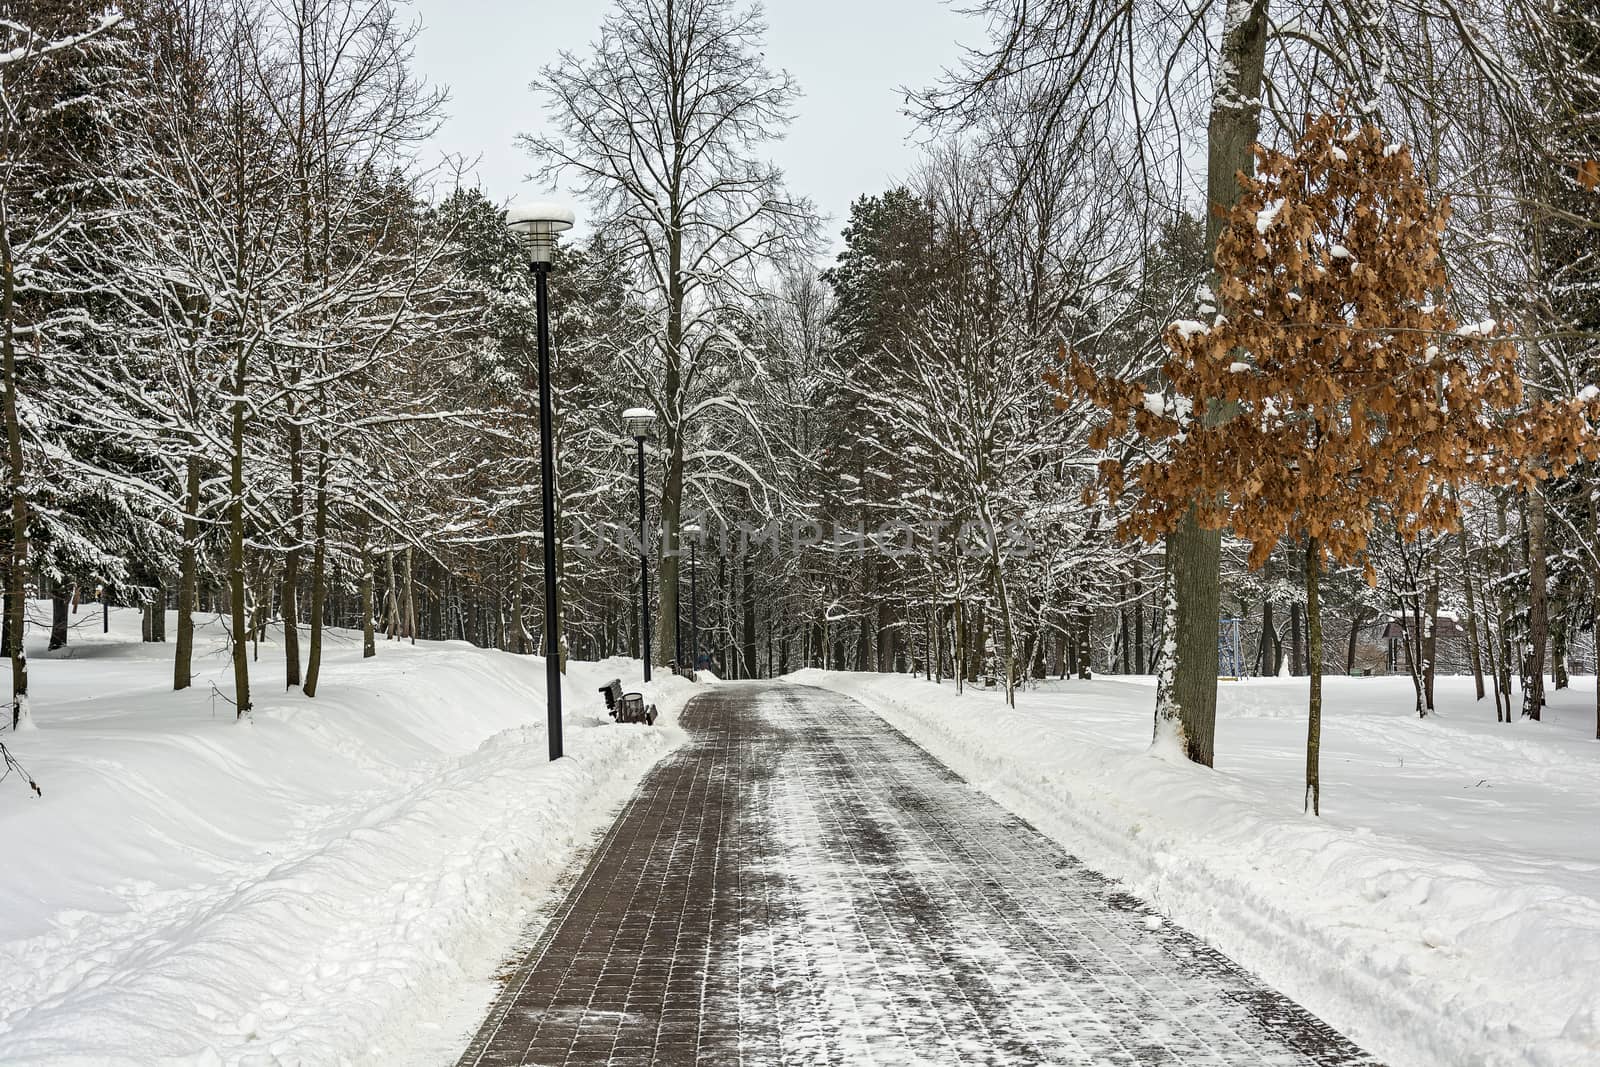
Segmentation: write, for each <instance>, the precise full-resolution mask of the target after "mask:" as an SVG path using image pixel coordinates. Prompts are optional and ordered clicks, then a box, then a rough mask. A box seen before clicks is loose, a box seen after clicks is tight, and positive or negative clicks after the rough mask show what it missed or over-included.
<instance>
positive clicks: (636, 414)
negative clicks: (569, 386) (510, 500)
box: [622, 408, 656, 682]
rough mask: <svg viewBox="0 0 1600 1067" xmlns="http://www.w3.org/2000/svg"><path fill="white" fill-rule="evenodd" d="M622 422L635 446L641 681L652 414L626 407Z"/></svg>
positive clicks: (646, 638) (646, 627)
mask: <svg viewBox="0 0 1600 1067" xmlns="http://www.w3.org/2000/svg"><path fill="white" fill-rule="evenodd" d="M622 425H623V427H624V428H625V429H626V430H627V431H628V436H629V437H631V438H633V440H634V443H635V444H636V445H638V446H639V633H640V635H641V636H642V637H643V640H642V641H641V642H640V649H641V651H643V653H644V680H645V681H647V682H648V681H649V680H650V558H649V556H650V553H649V544H650V540H649V538H648V536H646V534H645V525H644V523H645V507H644V443H645V442H646V441H648V440H650V438H651V437H652V436H653V433H654V430H655V428H656V413H655V412H653V411H651V410H650V409H649V408H629V409H628V410H627V411H624V412H623V413H622Z"/></svg>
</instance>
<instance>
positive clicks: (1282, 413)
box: [1067, 114, 1600, 577]
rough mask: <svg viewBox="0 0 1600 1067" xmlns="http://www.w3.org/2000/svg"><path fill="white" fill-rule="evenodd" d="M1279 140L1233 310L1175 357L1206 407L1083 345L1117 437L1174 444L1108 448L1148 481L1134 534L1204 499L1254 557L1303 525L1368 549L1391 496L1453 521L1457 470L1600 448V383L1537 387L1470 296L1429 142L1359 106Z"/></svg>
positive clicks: (1130, 529) (1226, 297)
mask: <svg viewBox="0 0 1600 1067" xmlns="http://www.w3.org/2000/svg"><path fill="white" fill-rule="evenodd" d="M1257 155H1258V157H1259V161H1260V174H1259V176H1258V177H1254V178H1252V177H1249V176H1242V177H1241V182H1242V185H1243V189H1244V196H1243V198H1242V200H1241V201H1240V203H1239V204H1238V206H1237V207H1236V208H1235V209H1233V211H1232V212H1231V213H1230V215H1229V217H1228V221H1227V226H1226V229H1225V231H1224V232H1223V234H1222V236H1221V238H1220V239H1219V241H1218V246H1217V255H1216V263H1217V270H1218V274H1219V278H1220V281H1219V286H1218V293H1217V295H1218V297H1219V299H1220V305H1221V308H1222V309H1223V313H1219V314H1217V315H1216V316H1215V319H1214V321H1213V322H1211V323H1210V324H1207V325H1205V326H1204V328H1196V327H1197V325H1199V324H1196V323H1193V322H1176V323H1174V324H1172V326H1170V327H1169V328H1168V330H1167V333H1166V343H1167V347H1168V349H1169V352H1170V357H1169V358H1168V360H1167V362H1166V365H1165V367H1164V373H1165V377H1166V379H1167V382H1168V383H1169V386H1170V389H1171V391H1172V392H1174V393H1175V394H1176V395H1177V396H1178V397H1180V398H1184V399H1187V400H1188V401H1189V402H1191V403H1192V404H1193V409H1194V411H1195V412H1197V413H1199V417H1198V418H1196V419H1194V420H1191V419H1188V418H1186V417H1184V414H1183V413H1182V411H1181V409H1180V408H1179V407H1178V406H1177V405H1175V404H1172V403H1170V402H1168V403H1165V404H1160V405H1157V404H1152V403H1150V402H1149V400H1148V396H1149V386H1148V384H1147V383H1144V382H1136V381H1121V380H1119V379H1116V378H1113V377H1105V376H1101V375H1100V374H1098V373H1097V372H1096V371H1095V369H1094V368H1092V367H1090V366H1089V365H1088V364H1087V363H1086V362H1085V361H1084V360H1083V359H1081V358H1080V357H1078V356H1077V355H1076V354H1075V353H1074V354H1070V355H1069V356H1068V357H1067V372H1068V373H1067V378H1069V379H1070V381H1071V382H1072V383H1073V384H1075V385H1076V386H1077V387H1078V388H1080V389H1081V390H1083V391H1084V393H1086V394H1087V395H1088V396H1089V397H1090V399H1091V400H1092V401H1093V402H1094V403H1095V404H1096V405H1097V406H1099V407H1100V408H1102V409H1103V410H1105V411H1106V412H1107V413H1109V416H1110V417H1109V418H1108V419H1107V420H1106V421H1105V422H1104V423H1103V424H1102V425H1101V426H1099V427H1098V429H1097V431H1096V439H1095V441H1096V444H1097V446H1098V447H1104V446H1105V445H1107V444H1108V443H1109V442H1110V441H1112V440H1113V439H1115V438H1118V437H1121V436H1123V435H1124V434H1126V433H1127V432H1128V431H1130V430H1132V431H1133V432H1134V433H1136V434H1137V435H1138V436H1139V437H1142V438H1144V439H1145V440H1146V441H1148V442H1153V443H1159V444H1160V446H1161V447H1160V449H1159V453H1158V454H1152V455H1148V456H1146V457H1145V458H1133V459H1128V460H1123V459H1118V458H1114V457H1113V458H1108V459H1106V460H1105V461H1104V462H1103V463H1102V466H1101V479H1100V482H1101V485H1102V487H1103V488H1104V489H1106V490H1107V491H1108V492H1109V493H1110V494H1111V495H1112V496H1113V497H1115V496H1118V495H1120V494H1121V493H1123V492H1124V491H1126V489H1127V487H1128V485H1129V484H1130V483H1131V484H1135V485H1137V487H1138V490H1139V493H1138V499H1137V500H1136V501H1135V503H1134V504H1133V507H1132V508H1131V510H1130V511H1129V513H1128V514H1127V517H1126V518H1125V520H1124V521H1123V524H1122V532H1123V533H1124V534H1127V535H1135V536H1141V537H1143V538H1145V539H1146V540H1154V539H1156V538H1157V537H1159V536H1161V535H1163V534H1165V533H1168V532H1170V531H1171V530H1172V529H1174V528H1175V527H1176V526H1177V525H1178V523H1179V522H1180V521H1181V519H1182V518H1183V516H1184V514H1185V512H1187V511H1188V509H1189V508H1191V507H1193V508H1194V509H1195V511H1196V514H1197V518H1198V519H1199V521H1200V523H1201V524H1202V525H1204V526H1206V527H1209V528H1217V527H1229V528H1231V529H1232V530H1233V531H1234V532H1235V533H1236V534H1238V535H1239V536H1240V537H1242V538H1245V539H1246V540H1248V541H1249V542H1250V543H1251V545H1252V546H1253V550H1252V554H1251V562H1252V564H1253V565H1257V566H1259V565H1260V564H1261V563H1263V562H1265V560H1266V558H1267V557H1268V555H1269V554H1270V553H1271V552H1272V550H1273V548H1274V547H1275V546H1276V545H1277V544H1278V542H1279V541H1280V540H1281V539H1282V538H1285V537H1291V538H1300V537H1305V538H1311V539H1314V540H1315V541H1316V542H1317V543H1318V544H1320V545H1321V547H1322V550H1323V551H1325V552H1326V554H1327V556H1328V557H1330V558H1331V559H1333V560H1334V561H1336V562H1341V563H1352V562H1355V561H1356V560H1357V558H1358V557H1359V556H1360V555H1361V554H1362V553H1363V551H1364V549H1365V547H1366V543H1367V538H1368V536H1369V535H1370V534H1371V532H1372V530H1373V528H1374V524H1375V522H1376V521H1377V520H1378V519H1379V518H1387V519H1389V520H1390V521H1392V522H1393V523H1394V524H1395V526H1396V527H1397V528H1398V530H1399V531H1400V532H1401V534H1402V535H1404V536H1406V537H1415V536H1417V535H1419V534H1421V533H1424V532H1429V531H1443V530H1448V529H1452V528H1454V526H1455V525H1456V522H1457V519H1458V513H1457V503H1456V496H1455V495H1454V494H1452V493H1451V492H1450V489H1451V488H1452V487H1455V486H1457V485H1459V484H1461V483H1465V482H1480V483H1488V484H1501V485H1505V484H1517V485H1528V484H1530V483H1532V482H1533V481H1535V480H1536V479H1541V478H1544V477H1547V476H1548V475H1549V474H1552V473H1554V474H1557V475H1559V474H1560V473H1562V472H1563V471H1564V470H1565V469H1566V467H1567V466H1568V465H1569V464H1571V463H1573V462H1575V461H1576V460H1577V459H1578V458H1580V457H1583V458H1591V459H1592V458H1594V456H1595V455H1596V454H1597V452H1600V445H1597V439H1596V436H1595V434H1594V430H1593V419H1594V416H1595V415H1596V413H1597V410H1600V409H1597V406H1596V402H1595V399H1594V398H1593V397H1574V398H1571V399H1566V400H1547V401H1539V402H1537V403H1531V404H1530V403H1526V402H1525V400H1524V396H1523V390H1522V383H1521V380H1520V377H1519V375H1518V371H1517V356H1518V349H1517V343H1516V341H1515V338H1514V337H1513V335H1512V334H1511V333H1510V332H1509V331H1508V329H1507V328H1506V327H1505V326H1504V325H1503V324H1497V323H1493V322H1489V321H1485V322H1482V323H1476V324H1473V325H1471V326H1470V327H1462V326H1461V325H1460V324H1458V323H1457V322H1456V321H1455V319H1454V318H1453V317H1452V316H1451V314H1450V312H1449V311H1448V309H1447V308H1446V306H1445V300H1444V293H1445V289H1446V280H1445V272H1444V267H1443V265H1442V263H1441V261H1440V256H1439V235H1440V233H1441V231H1442V230H1443V228H1444V226H1445V222H1446V220H1447V218H1448V216H1449V206H1448V204H1447V203H1442V204H1438V205H1434V204H1430V203H1429V202H1428V198H1427V195H1426V189H1425V186H1424V184H1423V182H1422V181H1421V180H1420V179H1419V178H1418V176H1417V174H1416V173H1415V170H1414V167H1413V162H1412V158H1411V153H1410V151H1409V150H1408V149H1407V148H1405V147H1403V146H1400V147H1397V146H1395V145H1392V144H1390V143H1388V141H1387V140H1386V138H1385V137H1384V135H1383V133H1382V131H1380V130H1379V129H1378V128H1376V127H1374V126H1370V125H1369V126H1357V125H1355V124H1354V123H1353V122H1352V120H1350V119H1349V118H1347V117H1346V116H1344V115H1342V114H1341V115H1323V116H1321V117H1318V118H1316V119H1313V120H1312V121H1311V122H1310V123H1309V124H1308V126H1307V129H1306V132H1305V134H1304V136H1303V137H1302V138H1301V139H1300V140H1299V142H1298V143H1297V144H1296V145H1295V148H1294V151H1293V152H1292V153H1280V152H1275V151H1272V150H1269V149H1265V148H1258V149H1257ZM1369 577H1370V567H1369Z"/></svg>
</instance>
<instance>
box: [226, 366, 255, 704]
mask: <svg viewBox="0 0 1600 1067" xmlns="http://www.w3.org/2000/svg"><path fill="white" fill-rule="evenodd" d="M245 358H246V349H245V347H244V345H242V344H241V345H240V346H239V354H238V362H237V364H236V366H235V369H234V382H233V420H232V428H231V436H230V438H229V448H230V454H229V456H228V600H229V607H230V609H231V612H232V620H231V621H232V624H233V633H232V634H231V635H230V636H231V638H232V644H233V692H234V697H233V699H234V717H235V719H236V720H238V719H244V718H246V717H247V716H249V714H250V658H249V656H248V655H247V654H246V653H245V647H244V643H245V638H246V636H247V634H246V633H245V615H244V607H245V605H244V417H245V394H244V391H245Z"/></svg>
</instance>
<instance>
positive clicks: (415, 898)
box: [0, 609, 693, 1067]
mask: <svg viewBox="0 0 1600 1067" xmlns="http://www.w3.org/2000/svg"><path fill="white" fill-rule="evenodd" d="M78 618H79V619H80V620H82V622H83V625H81V626H79V627H78V628H77V630H76V631H75V632H74V634H73V638H72V643H71V644H70V645H69V647H68V649H67V650H65V651H66V655H65V656H62V655H61V654H45V653H43V651H42V649H41V650H40V652H39V653H37V654H36V655H35V656H34V658H33V659H32V662H31V666H32V681H33V686H32V688H33V691H34V714H35V717H36V719H37V721H38V726H39V729H38V731H37V732H36V733H32V734H28V735H25V736H22V737H18V738H16V739H14V741H13V740H12V739H10V738H8V743H10V744H11V747H13V748H14V749H15V751H16V755H17V756H18V758H19V759H21V760H22V761H23V763H24V764H26V766H27V767H28V769H29V770H30V771H31V772H32V773H33V774H34V776H35V777H36V778H37V779H38V780H39V783H40V785H41V786H42V787H43V789H44V796H43V798H42V799H34V798H32V797H31V796H30V795H28V794H27V793H26V791H25V790H24V789H23V788H22V787H20V786H18V785H17V784H16V783H15V782H14V781H7V782H5V783H3V784H0V842H3V843H4V855H5V861H4V865H3V867H0V1062H7V1063H27V1064H31V1065H40V1067H42V1065H49V1064H67V1063H74V1064H77V1063H96V1064H100V1063H140V1064H149V1063H166V1064H196V1065H202V1064H221V1063H229V1064H233V1063H241V1064H250V1063H262V1064H300V1063H304V1064H312V1063H316V1064H334V1063H344V1062H350V1063H384V1064H394V1063H400V1062H425V1061H426V1060H428V1059H429V1058H430V1056H432V1058H434V1061H435V1062H438V1061H441V1060H443V1061H448V1060H450V1059H453V1055H454V1054H455V1053H456V1052H458V1051H459V1048H460V1047H461V1046H462V1045H463V1044H464V1042H465V1040H466V1034H467V1033H469V1032H470V1030H471V1028H472V1027H473V1026H474V1025H475V1023H476V1022H477V1019H478V1016H479V1014H480V1009H482V1008H484V1007H485V1006H486V1005H487V1003H488V1001H489V998H490V996H491V994H492V991H493V989H492V978H493V973H494V970H495V968H496V966H497V964H498V963H499V962H500V961H501V960H502V958H503V957H504V955H505V953H506V951H507V950H508V949H509V948H510V947H511V946H512V944H513V943H514V942H515V941H516V940H517V939H518V938H519V937H520V936H522V934H523V933H524V926H525V924H526V923H527V922H528V921H529V919H530V918H531V917H532V916H533V915H534V913H535V909H536V908H538V907H540V906H541V905H544V904H546V903H547V902H548V901H549V899H550V890H551V888H552V886H553V883H554V881H555V879H556V877H557V875H558V874H559V872H560V871H561V870H562V868H563V867H564V866H566V864H567V863H568V861H569V860H570V859H571V858H573V856H574V854H575V852H576V851H577V850H578V849H579V848H580V847H581V846H582V845H584V844H585V843H586V842H587V841H589V840H590V839H592V836H593V835H594V833H595V832H596V831H597V830H599V829H602V828H603V827H604V826H605V825H607V824H609V822H610V819H611V814H612V812H613V811H614V810H615V809H616V807H617V806H618V805H620V804H621V803H622V802H623V801H624V800H625V799H626V797H627V796H628V794H629V793H630V792H631V791H632V789H633V787H634V785H635V784H636V782H637V781H638V779H639V778H640V776H641V775H642V774H643V773H644V772H645V771H646V770H647V769H648V768H649V767H650V765H651V764H653V763H654V762H655V761H656V760H657V759H659V758H660V757H661V756H662V755H663V754H664V753H666V752H667V751H669V750H670V749H671V748H672V747H673V746H674V745H675V744H677V743H678V742H679V741H680V740H681V738H682V733H681V731H679V730H678V728H677V726H676V714H675V713H676V710H677V709H678V708H679V707H681V705H682V704H683V703H684V701H685V700H686V699H687V696H688V694H689V693H691V692H692V689H693V687H692V686H690V685H689V684H688V683H687V682H683V681H681V680H679V679H676V678H667V679H664V680H662V681H661V682H658V683H657V684H656V685H655V686H654V687H652V688H653V693H652V697H653V699H654V700H656V701H657V702H658V703H659V704H660V705H661V707H662V710H663V712H664V716H663V719H662V720H661V722H660V723H658V725H657V726H655V727H654V728H651V727H645V726H639V725H633V726H619V725H616V724H614V723H612V722H611V720H610V719H609V718H607V717H605V716H604V715H603V712H602V708H603V705H602V703H601V700H600V697H599V695H598V694H597V693H596V691H595V690H596V687H597V686H598V685H600V684H601V683H602V682H604V681H606V680H608V679H610V678H612V677H617V676H621V677H623V678H624V679H625V680H631V679H636V678H637V677H638V664H637V662H629V661H623V660H617V661H610V662H607V663H602V664H584V663H574V664H572V665H571V669H570V674H569V677H568V681H567V685H566V687H565V689H564V703H565V707H566V710H567V715H566V725H565V730H564V733H565V742H566V751H567V753H568V756H569V758H567V759H563V760H561V761H559V762H557V763H554V764H552V763H550V762H549V761H548V753H547V741H546V736H545V728H544V719H545V707H544V696H543V694H544V670H543V667H544V664H543V660H541V659H537V658H533V657H517V656H512V655H508V654H505V653H500V652H492V651H485V650H481V649H476V648H473V647H471V646H469V645H466V644H463V643H454V642H452V643H441V644H435V643H419V644H418V645H416V646H415V647H412V646H410V645H403V644H399V643H390V642H382V643H380V645H379V649H378V656H377V657H376V658H374V659H370V660H362V659H361V657H360V644H359V638H358V635H353V634H349V633H346V632H342V631H336V632H335V633H334V634H333V635H332V636H331V643H332V645H333V647H332V648H331V649H329V650H328V652H327V653H326V654H325V657H324V664H323V679H322V686H321V690H322V695H320V696H319V697H317V699H315V700H308V699H306V698H305V697H304V696H302V695H300V694H299V693H298V692H295V693H293V694H285V693H284V692H283V688H282V676H283V664H282V655H281V652H280V651H279V650H278V649H277V648H276V647H275V646H268V645H265V644H264V645H263V646H262V649H261V656H260V661H259V662H258V663H256V664H254V665H253V669H252V678H253V681H254V683H255V685H256V693H257V705H256V712H255V721H254V723H252V724H248V725H236V724H235V723H234V721H233V709H232V707H231V706H230V705H228V704H227V703H226V702H225V701H223V700H220V699H213V694H212V683H213V682H215V683H216V684H217V686H218V687H220V688H221V689H222V690H224V691H227V692H230V693H231V689H232V686H231V681H230V678H231V674H230V673H229V667H228V663H227V660H226V657H225V655H224V654H223V652H222V647H221V646H222V632H221V630H220V628H218V627H215V626H208V627H203V628H202V629H201V630H200V631H199V633H198V635H197V641H196V651H197V656H196V660H197V667H198V668H199V669H198V671H197V678H196V681H195V686H194V688H193V689H191V690H189V691H186V692H184V693H181V694H174V693H172V692H171V691H170V685H171V660H170V654H171V650H172V646H171V645H170V644H169V645H141V644H140V643H139V641H138V618H137V614H136V613H135V612H126V613H114V614H113V616H112V623H113V631H112V633H111V634H110V635H108V636H107V637H104V638H102V637H101V635H100V634H99V632H98V631H99V617H98V610H97V609H96V610H95V612H94V614H93V615H92V616H91V615H88V614H87V613H85V614H84V615H80V616H79V617H78ZM174 630H175V627H174V626H173V625H172V624H169V627H168V632H169V633H171V632H174ZM629 688H638V687H637V686H632V685H630V686H629Z"/></svg>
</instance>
